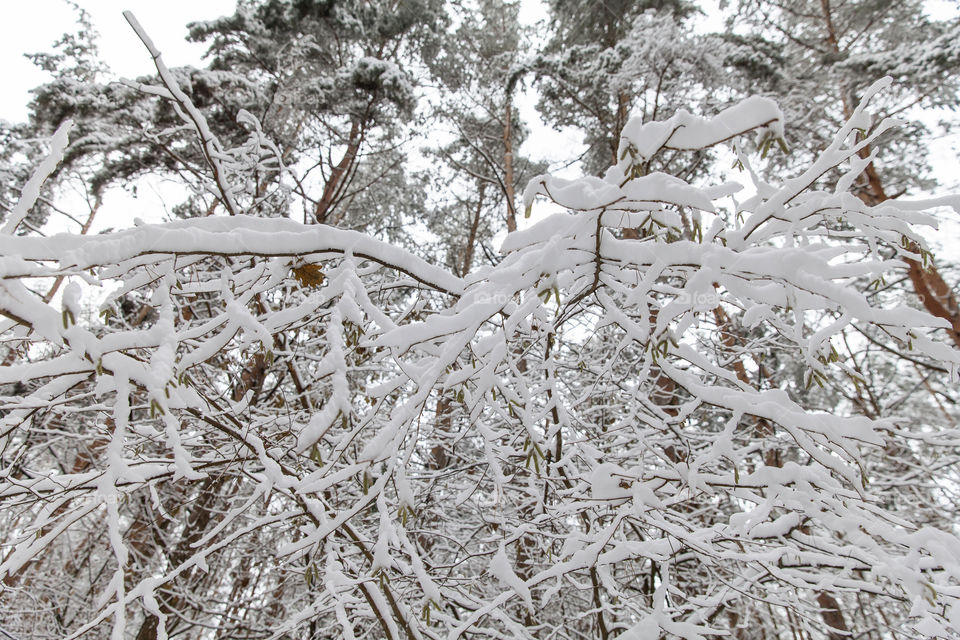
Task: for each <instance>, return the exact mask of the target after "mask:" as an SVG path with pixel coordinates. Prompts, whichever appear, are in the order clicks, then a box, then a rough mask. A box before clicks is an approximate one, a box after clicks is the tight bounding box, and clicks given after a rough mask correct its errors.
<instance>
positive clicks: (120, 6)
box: [0, 0, 236, 121]
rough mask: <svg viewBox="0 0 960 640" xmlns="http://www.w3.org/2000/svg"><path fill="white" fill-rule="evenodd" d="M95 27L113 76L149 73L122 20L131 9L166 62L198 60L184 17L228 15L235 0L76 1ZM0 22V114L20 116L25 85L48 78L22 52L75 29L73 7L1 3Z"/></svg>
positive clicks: (45, 46) (47, 0)
mask: <svg viewBox="0 0 960 640" xmlns="http://www.w3.org/2000/svg"><path fill="white" fill-rule="evenodd" d="M78 4H79V5H80V6H82V7H83V8H84V9H86V10H87V11H88V12H89V13H90V15H91V17H92V18H93V23H94V25H95V26H96V28H97V30H98V31H99V32H100V43H99V46H100V54H101V57H102V58H103V60H104V61H106V63H107V64H108V65H109V66H110V68H111V70H112V71H113V72H114V74H116V75H117V76H119V77H134V76H137V75H141V74H145V73H151V72H152V71H153V65H152V63H151V60H150V56H149V55H148V54H147V52H146V49H144V48H143V45H142V44H141V43H140V41H139V40H137V37H136V36H135V35H134V33H133V30H132V29H131V28H130V26H129V25H128V24H127V22H126V20H124V19H123V15H122V12H123V11H124V10H127V9H129V10H131V11H133V13H134V14H135V15H136V16H137V19H138V20H139V21H140V24H142V25H143V27H144V29H146V30H147V33H148V34H150V36H151V38H152V39H153V41H154V42H155V43H156V44H157V46H158V47H159V48H160V51H161V52H162V53H163V59H164V61H165V62H166V63H167V65H168V66H170V67H175V66H180V65H184V64H198V63H199V62H200V59H201V56H202V55H203V52H204V47H203V46H202V45H198V44H194V43H190V42H186V40H185V38H186V36H187V27H186V24H187V23H188V22H192V21H195V20H207V19H211V18H216V17H219V16H222V15H231V14H232V13H233V10H234V8H235V7H236V0H202V1H198V0H162V1H149V0H125V1H121V0H79V2H78ZM3 5H4V6H3V20H2V21H0V74H2V78H3V88H4V89H3V91H2V92H0V119H4V120H10V121H22V120H25V119H26V117H27V103H28V102H29V100H30V93H29V92H30V89H32V88H33V87H36V86H38V85H40V84H42V83H43V82H46V81H47V80H48V79H49V77H48V76H47V74H45V73H44V72H43V71H40V70H39V69H37V68H36V67H35V66H34V65H33V63H31V62H30V61H29V60H28V59H26V58H25V57H23V54H24V53H36V52H43V51H50V50H52V48H53V43H54V42H55V41H56V40H58V39H59V38H60V36H61V35H63V34H64V33H67V32H73V31H75V30H76V12H75V11H74V10H73V9H72V8H71V7H70V6H69V5H68V4H67V3H66V2H65V1H64V0H25V1H11V0H5V1H4V2H3Z"/></svg>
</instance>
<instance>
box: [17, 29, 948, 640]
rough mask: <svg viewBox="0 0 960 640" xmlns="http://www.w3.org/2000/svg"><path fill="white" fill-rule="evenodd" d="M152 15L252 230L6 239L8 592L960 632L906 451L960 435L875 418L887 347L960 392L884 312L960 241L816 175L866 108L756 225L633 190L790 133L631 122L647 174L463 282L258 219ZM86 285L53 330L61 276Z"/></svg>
mask: <svg viewBox="0 0 960 640" xmlns="http://www.w3.org/2000/svg"><path fill="white" fill-rule="evenodd" d="M127 18H128V20H129V21H130V22H131V24H132V25H133V26H134V28H135V29H136V30H137V33H138V35H139V36H140V37H141V39H143V40H144V42H145V44H146V45H147V46H148V48H149V49H150V52H151V55H153V56H154V59H155V60H156V62H157V67H158V70H159V72H160V75H161V79H162V80H163V82H164V85H165V87H166V89H167V91H168V92H169V94H170V96H172V99H174V100H175V101H176V102H177V105H178V108H180V109H181V110H182V112H183V114H184V115H185V117H186V119H187V120H189V121H191V122H192V123H193V124H194V126H195V127H196V130H197V132H198V135H200V137H201V140H202V144H203V145H204V149H205V153H206V159H207V161H208V163H209V165H210V169H211V178H210V180H211V182H212V184H213V185H214V186H213V187H212V188H215V189H216V190H217V191H218V192H219V193H220V195H221V196H222V198H223V202H224V206H225V208H226V210H227V211H228V212H229V213H231V214H234V215H231V216H210V217H206V218H194V219H187V220H179V221H176V222H169V223H164V224H157V225H143V226H139V227H136V228H133V229H128V230H123V231H116V232H111V233H104V234H101V235H97V236H80V235H71V234H61V235H55V236H52V237H39V236H31V235H19V236H18V235H13V233H12V232H13V231H14V229H15V227H16V221H17V216H16V215H15V216H13V217H11V219H10V220H8V222H7V225H6V226H5V227H4V234H3V235H2V236H0V252H2V254H3V256H4V258H3V261H2V263H0V267H2V270H3V280H2V282H0V313H2V314H3V315H5V316H6V317H7V319H8V320H9V323H8V324H7V325H4V326H5V327H6V329H5V330H4V331H3V334H2V345H3V346H2V349H3V354H4V358H5V365H6V366H5V368H4V370H3V372H2V374H0V384H2V385H3V386H2V389H3V392H2V394H0V411H2V414H0V451H2V455H3V471H2V473H0V501H2V503H3V507H4V508H3V513H4V514H5V515H3V516H0V525H2V527H3V531H4V542H5V544H6V546H7V551H6V552H5V553H4V554H3V556H2V560H0V575H2V577H3V580H4V584H5V588H6V590H5V591H4V593H3V594H0V598H10V599H12V600H17V601H18V602H19V600H18V599H22V598H26V597H28V596H27V594H28V593H29V591H30V590H31V589H35V588H38V587H37V586H36V585H38V584H43V583H44V581H45V580H49V579H50V578H49V577H50V576H51V575H54V574H55V573H57V572H61V571H64V572H66V575H68V576H70V579H71V580H75V581H77V582H78V583H79V584H82V589H81V590H84V591H86V592H87V593H88V594H89V595H88V600H89V610H88V611H87V612H86V618H85V619H83V620H75V621H73V622H71V625H70V628H69V629H68V630H67V631H66V633H67V634H68V637H80V636H81V635H82V634H84V633H86V632H91V633H93V630H95V629H98V628H99V625H100V624H101V623H102V622H106V621H108V620H109V621H111V624H112V625H113V628H114V634H115V636H116V637H124V634H126V635H138V637H165V636H164V634H172V633H173V631H174V629H175V628H176V625H177V624H179V623H178V622H176V621H178V620H185V619H190V620H198V621H203V622H204V624H208V625H212V626H213V628H217V626H216V625H229V624H233V622H231V621H235V620H239V619H243V620H244V621H245V622H244V624H246V625H249V628H250V629H252V630H253V631H251V633H254V634H255V635H256V634H259V635H258V637H279V636H278V635H277V634H291V635H297V634H299V633H300V631H299V630H300V629H303V628H305V627H306V626H308V625H313V628H318V627H320V628H327V629H331V630H335V631H331V633H336V634H342V635H343V636H344V637H362V636H364V635H365V636H377V637H390V638H401V637H408V638H458V637H479V636H481V635H484V636H490V637H515V638H534V637H547V636H550V637H556V638H579V637H584V635H585V634H587V633H596V632H597V630H599V629H603V630H605V631H606V633H608V634H610V636H609V637H613V634H614V633H616V634H619V635H617V637H637V638H640V637H642V638H648V637H649V638H655V637H661V633H664V634H669V635H670V636H677V637H683V638H688V639H691V640H694V639H700V638H704V637H706V636H708V635H718V634H721V633H725V631H724V629H725V627H724V624H725V623H722V620H723V619H722V618H721V617H718V614H719V613H720V612H722V611H724V610H729V611H751V610H753V608H759V607H767V606H769V607H771V608H776V610H777V611H778V612H780V613H777V614H776V615H782V616H790V617H791V619H792V618H793V617H800V618H802V620H803V621H802V622H800V623H799V624H801V626H805V627H807V628H809V629H812V628H814V627H816V625H817V620H818V618H817V617H816V616H812V615H811V614H810V611H811V606H812V605H811V603H812V602H814V601H816V599H817V598H818V594H823V593H826V594H832V595H830V597H831V598H834V599H841V600H843V599H845V598H846V597H847V594H850V593H862V594H869V595H870V597H872V598H876V599H878V602H881V603H883V604H882V606H884V607H888V608H889V610H890V611H891V615H892V616H898V619H899V620H901V621H902V625H903V628H905V629H911V628H912V629H915V630H917V631H918V632H922V633H927V632H929V633H933V634H940V635H945V636H946V635H956V634H958V633H960V623H958V622H957V621H958V619H960V617H958V616H960V613H958V612H960V608H958V606H960V600H958V599H960V553H958V551H957V550H958V549H960V540H958V539H957V538H956V537H955V534H954V532H952V531H950V530H948V529H947V528H942V527H941V528H937V527H935V526H929V525H925V524H924V523H921V522H915V521H911V520H910V519H909V518H907V517H903V514H902V513H901V512H899V511H897V510H896V509H895V508H894V507H893V506H888V505H895V504H896V503H897V501H898V500H902V499H903V495H901V494H900V493H898V491H900V489H899V488H898V485H900V484H903V483H908V482H910V480H909V479H910V478H911V477H912V476H911V475H910V474H911V473H914V470H915V469H916V468H917V467H918V458H917V456H918V455H919V454H918V453H917V449H916V448H914V447H913V446H912V445H911V444H910V443H908V442H906V438H908V437H911V438H913V437H916V438H921V437H922V438H924V442H925V443H926V444H925V446H930V447H933V448H937V447H938V446H940V445H938V444H937V443H941V444H942V443H956V442H957V441H958V438H957V434H956V433H955V431H953V430H950V429H946V428H945V429H943V430H941V431H938V432H936V433H925V434H918V433H913V432H911V428H910V419H909V416H898V415H895V414H891V415H874V414H871V413H869V412H866V411H863V410H862V404H858V403H862V400H861V398H862V394H863V393H865V392H864V391H863V390H864V389H867V388H869V389H871V390H872V389H873V387H872V386H871V385H874V384H876V380H874V379H868V376H867V375H865V374H864V372H863V369H862V367H861V361H860V360H859V359H858V357H856V356H854V355H853V348H854V347H853V346H852V345H854V344H865V343H866V341H867V339H869V341H873V342H876V343H877V344H880V345H882V347H883V349H885V351H884V353H885V354H886V357H887V358H888V360H886V362H887V364H886V365H885V366H886V370H885V371H886V373H885V374H884V375H888V376H896V375H898V373H897V372H898V371H900V368H901V367H902V366H904V364H905V363H910V364H911V366H912V365H914V364H923V363H931V364H938V366H941V367H946V368H948V369H950V370H951V371H952V372H953V375H954V379H955V374H956V370H957V365H958V364H960V355H958V353H957V352H956V351H955V350H954V349H952V348H950V347H949V346H947V345H946V344H945V343H944V342H942V341H941V340H940V339H939V338H938V333H937V331H938V329H939V328H942V327H944V326H945V323H944V321H942V320H940V319H937V318H934V317H932V316H930V315H928V314H927V313H926V312H924V311H921V310H919V309H916V308H911V307H909V306H907V305H904V304H902V303H899V302H897V301H896V300H895V299H893V298H892V297H891V296H887V295H881V294H880V293H878V292H882V291H884V289H883V287H884V284H883V283H886V282H887V281H889V280H893V279H895V278H897V277H900V276H899V275H898V274H899V272H900V271H902V267H901V266H900V265H901V263H900V261H899V260H897V256H899V255H901V254H902V253H903V252H905V251H908V250H909V247H910V246H911V245H910V243H916V244H917V245H919V246H922V239H921V237H920V236H919V234H918V232H917V227H918V226H922V225H925V224H927V223H929V222H930V220H931V218H929V216H928V215H927V214H925V213H924V212H923V205H921V204H917V203H909V204H905V205H904V206H902V207H901V206H898V204H897V203H896V202H887V203H884V204H883V205H882V206H877V207H870V206H867V205H865V204H864V203H863V202H862V201H860V200H858V199H857V198H854V197H851V196H850V194H849V193H847V192H846V190H845V189H843V188H839V189H821V188H818V186H817V185H818V184H820V183H818V182H817V181H816V180H815V178H819V177H820V176H823V175H824V174H825V172H827V171H828V170H832V169H836V168H840V169H841V174H842V172H843V167H844V166H845V165H844V163H846V162H848V161H852V162H853V165H851V166H852V167H853V168H852V169H850V170H854V169H856V167H859V166H860V165H857V164H856V162H857V160H856V153H857V150H858V149H859V148H861V146H862V145H863V144H872V143H875V142H876V135H878V134H877V131H879V130H880V129H875V130H874V131H873V132H871V133H869V134H868V135H867V136H866V137H865V138H863V139H862V140H859V141H856V140H855V141H853V142H851V132H852V130H853V128H855V127H856V125H857V123H858V122H860V120H861V119H862V114H863V113H865V112H864V111H863V110H862V109H863V107H861V109H858V110H857V112H856V114H855V116H854V122H852V123H850V124H848V125H847V126H845V127H844V128H843V129H842V130H841V131H840V132H839V133H838V134H837V136H836V137H835V139H834V142H833V144H832V145H831V146H830V147H829V148H827V149H825V150H824V151H823V153H822V154H821V156H820V158H819V159H818V160H817V161H816V162H815V163H814V165H813V166H812V167H811V168H810V169H809V170H807V171H806V172H804V173H802V174H801V175H799V176H798V177H795V178H785V179H784V180H783V181H782V183H781V184H779V185H767V186H768V187H769V188H764V189H760V190H758V195H757V196H756V197H754V198H752V199H750V200H748V201H746V202H741V203H739V205H738V206H737V208H736V209H735V210H732V209H731V208H729V207H728V201H727V199H728V197H729V195H730V194H731V193H733V192H734V189H733V188H732V187H731V186H730V185H721V186H719V187H702V186H697V185H693V184H689V183H687V182H685V181H683V180H681V179H679V178H675V177H671V176H667V175H664V174H658V173H651V174H642V173H638V172H637V170H636V168H635V167H636V166H637V165H636V163H637V162H641V163H642V162H643V161H644V160H646V159H649V158H650V157H652V155H653V154H655V153H656V152H658V151H659V150H661V149H676V150H688V149H700V148H703V147H706V146H710V145H714V144H718V143H720V142H723V141H725V140H728V139H732V138H736V137H737V136H740V135H745V134H748V133H750V132H756V131H757V130H758V129H761V128H768V129H769V130H770V131H772V132H773V133H774V134H775V135H781V134H782V131H781V127H782V116H781V115H780V112H779V110H778V109H777V108H776V106H775V105H774V104H773V103H771V102H770V101H769V100H764V99H759V98H757V99H751V100H748V101H746V102H743V103H741V104H740V105H737V106H735V107H731V108H730V109H727V110H725V111H723V112H722V113H720V114H718V115H717V116H714V117H712V118H705V119H704V118H697V117H694V116H691V115H690V114H687V113H679V114H677V115H676V116H674V117H673V118H671V119H669V120H667V121H664V122H658V123H647V124H641V123H640V122H639V121H631V123H630V124H629V125H628V126H627V128H626V129H625V130H624V138H623V142H622V144H621V151H622V152H623V157H624V159H623V161H622V162H621V163H620V164H618V165H617V166H616V167H613V168H611V169H610V171H608V172H607V174H606V175H605V176H604V178H592V177H584V178H580V179H577V180H572V181H570V180H561V179H558V178H555V177H551V176H542V177H540V178H537V179H536V180H535V181H533V182H532V183H531V186H530V187H529V189H528V190H527V192H526V194H525V201H526V203H527V204H528V205H529V204H531V203H532V202H533V200H534V198H535V197H537V196H540V197H545V198H548V199H550V200H552V201H553V202H554V203H556V204H557V205H560V206H561V207H563V208H564V209H565V210H566V211H567V212H566V213H561V214H555V215H553V216H550V217H548V218H546V219H544V220H542V221H540V222H538V223H537V224H534V225H531V226H530V227H529V228H527V229H525V230H522V231H518V232H516V233H513V234H511V235H509V236H508V237H507V239H506V241H505V242H504V244H503V248H502V250H503V253H504V255H503V259H502V260H501V261H500V262H499V263H498V264H496V265H495V266H492V267H490V268H487V269H485V270H483V271H482V272H478V273H476V274H474V275H472V276H471V277H470V278H469V279H463V278H459V277H457V276H455V275H451V274H450V273H448V272H446V271H444V270H442V269H441V268H439V267H436V266H434V265H432V264H430V263H429V262H427V261H426V260H424V259H423V258H422V257H419V256H418V255H416V253H415V252H413V251H411V250H408V249H404V248H401V247H398V246H392V245H390V244H388V243H385V242H383V241H380V240H377V239H375V238H373V237H370V236H368V235H365V234H362V233H359V232H354V231H347V230H343V229H336V228H333V227H328V226H323V225H312V226H304V225H300V224H297V223H295V222H292V221H291V220H289V219H285V218H280V217H269V218H268V217H254V216H248V215H243V214H242V211H243V209H242V208H240V207H239V205H238V204H237V203H236V201H235V199H234V197H233V192H232V191H231V188H230V187H229V185H230V184H231V179H232V178H231V175H230V171H231V170H232V169H231V166H232V165H231V164H229V163H222V162H221V158H224V157H228V156H229V153H230V151H229V150H224V149H222V148H220V147H219V146H218V145H219V143H218V142H217V141H216V139H215V138H214V137H213V136H212V135H210V134H209V131H208V129H207V127H206V125H205V123H204V120H203V117H202V115H200V114H199V112H198V111H197V110H196V109H195V108H194V107H193V106H192V105H191V103H190V101H189V100H188V99H187V98H186V96H185V95H184V94H183V93H182V92H179V90H178V89H177V88H176V83H175V81H174V80H173V78H172V76H171V75H170V73H169V71H168V70H166V68H165V67H164V66H163V64H162V62H161V61H160V58H159V53H158V52H157V50H156V48H155V47H154V46H153V45H152V43H151V42H150V41H149V38H147V36H146V35H145V34H144V33H143V30H142V29H141V28H140V27H139V25H138V24H137V23H136V20H135V19H133V17H132V16H131V15H129V14H127ZM244 118H245V120H246V121H247V123H248V124H251V118H252V116H250V115H249V114H246V115H244ZM251 126H253V127H254V130H255V131H256V132H257V133H258V135H263V133H262V131H261V130H260V129H259V126H258V125H256V124H252V125H251ZM881 129H882V127H881ZM67 130H68V129H67V128H66V127H64V128H63V129H61V131H58V133H57V135H56V136H55V141H54V145H53V146H54V149H55V151H54V154H53V155H52V156H51V158H53V159H50V160H47V161H44V162H43V163H42V164H41V167H40V168H39V169H38V172H37V175H38V176H41V177H40V178H39V180H42V177H43V176H46V175H48V174H49V173H50V172H51V171H52V170H53V167H55V165H56V160H55V157H56V154H57V153H58V152H59V151H62V148H63V146H64V145H65V143H66V131H67ZM258 144H260V143H258ZM271 162H272V161H271ZM270 166H271V170H272V171H276V170H277V167H276V166H275V165H274V164H271V165H270ZM839 184H840V186H841V187H843V186H844V185H845V186H847V187H849V184H850V183H849V181H848V180H847V181H845V180H844V179H843V178H841V181H840V183H839ZM34 192H36V189H32V190H31V191H30V193H34ZM27 195H29V194H25V200H24V202H26V204H24V205H23V206H24V207H28V206H29V202H28V201H27V200H28V198H27ZM18 211H20V209H18ZM21 217H22V216H21ZM741 221H743V222H741ZM60 276H64V277H66V278H67V279H68V280H69V281H70V282H71V284H70V285H69V286H68V289H67V290H65V294H64V298H63V301H62V302H44V301H43V298H42V296H41V295H40V294H38V293H36V292H35V287H36V283H37V282H38V281H43V280H45V279H49V278H56V277H60ZM80 283H83V288H81V287H80V286H79V285H80ZM101 300H102V302H99V301H101ZM94 301H98V302H96V303H95V302H94ZM873 342H870V344H873ZM871 375H873V374H871ZM877 375H880V374H879V373H878V374H877ZM830 394H833V395H830ZM829 397H833V398H835V400H834V401H833V404H831V405H828V406H829V410H824V406H825V404H826V403H827V400H826V398H829ZM951 446H952V445H951ZM940 448H941V449H946V446H945V445H944V446H942V447H940ZM875 480H876V481H875ZM916 490H917V491H920V492H922V491H925V490H926V489H924V488H923V487H918V488H916ZM104 526H105V527H106V535H100V533H99V530H100V529H101V528H102V527H104ZM73 548H83V549H90V550H91V551H89V552H87V553H88V555H89V557H96V558H98V562H99V563H100V564H101V566H103V567H104V570H103V571H102V572H100V573H99V574H96V573H95V572H93V571H87V568H86V567H84V566H82V562H83V560H82V559H76V558H75V559H72V560H69V561H65V560H64V558H65V557H66V555H68V551H69V550H70V549H73ZM254 557H256V558H260V560H257V561H256V562H258V563H261V564H262V566H255V565H254V564H253V561H252V560H251V558H254ZM254 575H255V576H256V577H255V578H251V576H254ZM249 580H255V581H256V582H257V586H256V589H255V590H254V591H255V593H256V599H257V602H264V603H265V604H264V605H263V606H260V605H258V606H256V607H249V608H246V609H242V611H245V613H243V614H242V616H241V614H240V613H239V611H241V609H238V608H237V607H240V605H239V604H238V603H237V602H236V601H235V600H236V597H239V596H236V597H234V598H228V597H226V594H231V593H234V594H247V593H252V591H250V590H249V589H248V586H247V585H248V582H249ZM835 601H836V600H835ZM591 630H592V631H591ZM151 633H152V634H154V635H150V634H151ZM231 633H233V632H231ZM144 634H146V635H144ZM271 634H273V635H271ZM237 637H240V636H237ZM598 637H599V636H598Z"/></svg>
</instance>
